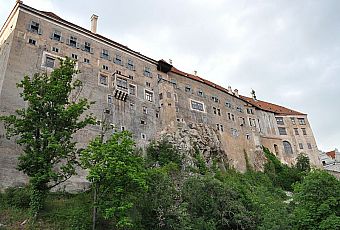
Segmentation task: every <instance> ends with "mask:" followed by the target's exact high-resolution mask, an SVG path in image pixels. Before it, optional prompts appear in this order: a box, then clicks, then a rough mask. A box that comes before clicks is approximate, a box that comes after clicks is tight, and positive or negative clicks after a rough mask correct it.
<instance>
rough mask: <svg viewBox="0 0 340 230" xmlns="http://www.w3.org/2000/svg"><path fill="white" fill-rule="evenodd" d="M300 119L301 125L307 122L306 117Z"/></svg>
mask: <svg viewBox="0 0 340 230" xmlns="http://www.w3.org/2000/svg"><path fill="white" fill-rule="evenodd" d="M298 121H299V124H300V125H305V124H306V121H305V118H298Z"/></svg>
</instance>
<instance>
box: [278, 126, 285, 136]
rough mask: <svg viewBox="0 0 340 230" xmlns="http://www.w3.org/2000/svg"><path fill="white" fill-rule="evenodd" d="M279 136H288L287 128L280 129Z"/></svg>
mask: <svg viewBox="0 0 340 230" xmlns="http://www.w3.org/2000/svg"><path fill="white" fill-rule="evenodd" d="M279 134H280V135H287V130H286V128H283V127H279Z"/></svg>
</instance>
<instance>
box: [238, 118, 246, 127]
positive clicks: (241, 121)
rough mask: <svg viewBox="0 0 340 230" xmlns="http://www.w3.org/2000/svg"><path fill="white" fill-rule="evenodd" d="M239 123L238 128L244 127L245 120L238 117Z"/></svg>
mask: <svg viewBox="0 0 340 230" xmlns="http://www.w3.org/2000/svg"><path fill="white" fill-rule="evenodd" d="M239 122H240V126H244V125H245V124H246V120H245V119H244V117H240V118H239Z"/></svg>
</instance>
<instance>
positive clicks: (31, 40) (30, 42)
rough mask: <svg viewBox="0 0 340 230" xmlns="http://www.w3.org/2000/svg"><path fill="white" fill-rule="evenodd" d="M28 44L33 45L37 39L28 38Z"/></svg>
mask: <svg viewBox="0 0 340 230" xmlns="http://www.w3.org/2000/svg"><path fill="white" fill-rule="evenodd" d="M28 44H31V45H34V46H35V44H37V41H36V40H34V39H31V38H30V39H28Z"/></svg>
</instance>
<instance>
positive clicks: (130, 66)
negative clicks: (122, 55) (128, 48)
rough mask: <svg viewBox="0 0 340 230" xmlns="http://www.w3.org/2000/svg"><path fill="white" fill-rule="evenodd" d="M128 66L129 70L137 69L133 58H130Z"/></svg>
mask: <svg viewBox="0 0 340 230" xmlns="http://www.w3.org/2000/svg"><path fill="white" fill-rule="evenodd" d="M126 68H128V69H129V70H135V65H134V64H133V61H132V60H131V59H128V62H127V65H126Z"/></svg>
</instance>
